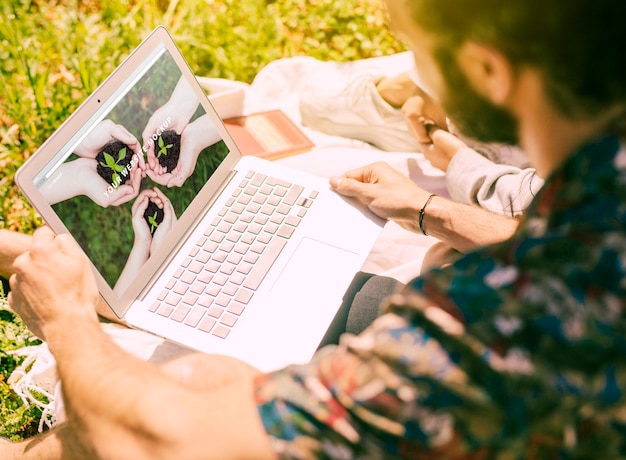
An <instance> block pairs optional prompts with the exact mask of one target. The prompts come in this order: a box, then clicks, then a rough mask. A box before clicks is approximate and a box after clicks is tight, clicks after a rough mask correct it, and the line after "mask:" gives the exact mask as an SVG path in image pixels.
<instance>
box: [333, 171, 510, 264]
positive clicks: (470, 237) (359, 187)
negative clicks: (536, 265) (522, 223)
mask: <svg viewBox="0 0 626 460" xmlns="http://www.w3.org/2000/svg"><path fill="white" fill-rule="evenodd" d="M330 185H331V187H332V188H333V189H334V190H336V191H337V192H338V193H340V194H342V195H345V196H351V197H354V198H356V199H357V200H359V201H361V202H362V203H364V204H365V205H367V206H368V208H369V209H370V210H371V211H372V212H374V213H375V214H377V215H378V216H380V217H382V218H384V219H390V220H393V221H395V222H396V223H398V224H399V225H400V226H401V227H403V228H405V229H407V230H409V231H412V232H415V233H421V230H420V226H419V212H420V210H421V209H422V207H423V205H424V204H425V203H426V201H427V200H428V197H429V196H430V193H429V192H428V191H426V190H424V189H422V188H421V187H419V186H417V185H416V184H415V183H414V182H413V181H411V180H410V179H409V178H408V177H406V176H405V175H403V174H401V173H400V172H398V171H396V170H394V169H393V168H391V166H389V165H388V164H387V163H383V162H378V163H373V164H371V165H368V166H365V167H363V168H359V169H355V170H352V171H348V172H347V173H345V174H344V176H343V177H333V178H331V179H330ZM517 226H518V221H517V220H515V219H511V218H507V217H504V216H501V215H497V214H494V213H491V212H489V211H485V210H484V209H481V208H478V207H476V206H470V205H466V204H461V203H456V202H454V201H451V200H448V199H446V198H443V197H439V196H435V197H433V199H432V200H431V201H430V203H429V204H428V206H427V208H426V209H425V215H424V218H423V221H422V227H423V228H424V230H425V231H426V233H427V234H428V235H431V236H434V237H436V238H438V239H440V240H441V241H443V242H445V243H447V244H448V245H449V246H450V247H452V248H454V249H456V250H458V251H461V252H467V251H469V250H471V249H474V248H476V247H478V246H484V245H487V244H492V243H495V242H500V241H503V240H506V239H507V238H509V237H510V236H511V235H512V234H513V233H514V232H515V230H516V229H517Z"/></svg>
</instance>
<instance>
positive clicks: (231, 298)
mask: <svg viewBox="0 0 626 460" xmlns="http://www.w3.org/2000/svg"><path fill="white" fill-rule="evenodd" d="M16 183H17V185H18V186H19V188H20V189H21V190H22V192H23V193H24V195H25V196H26V197H27V199H28V200H29V201H30V202H31V203H32V204H33V206H34V207H35V209H37V211H38V212H39V213H40V214H41V216H42V218H43V219H44V221H45V222H46V223H47V224H48V225H49V226H50V227H51V228H52V229H53V230H54V231H55V232H56V233H58V234H60V233H69V234H71V235H72V236H73V237H74V239H75V240H76V241H77V242H78V244H79V245H80V246H81V248H82V249H83V251H84V252H85V254H86V255H87V256H88V258H89V260H90V261H91V264H92V268H93V271H94V274H95V277H96V279H97V283H98V287H99V290H100V293H101V295H102V297H103V298H104V300H105V301H106V303H107V304H108V307H109V308H110V309H111V311H112V313H113V314H114V315H115V317H116V318H118V320H119V321H120V322H122V323H124V324H126V325H128V326H129V327H132V328H136V329H140V330H143V331H147V332H150V333H152V334H155V335H157V336H160V337H163V338H166V339H168V340H170V341H173V342H176V343H179V344H181V345H184V346H187V347H190V348H193V349H196V350H200V351H203V352H207V353H219V354H224V355H228V356H233V357H236V358H239V359H241V360H243V361H245V362H248V363H250V364H252V365H254V366H256V367H257V368H259V369H261V370H264V371H270V370H273V369H278V368H281V367H284V366H286V365H288V364H290V363H302V362H306V361H308V360H309V359H310V358H311V356H312V355H313V353H314V352H315V350H316V349H317V347H318V345H319V343H320V341H321V340H322V338H323V337H324V334H325V333H326V331H327V329H328V327H329V325H330V324H331V323H332V321H333V318H334V317H335V315H336V313H337V311H338V309H339V307H340V305H341V302H342V296H343V294H344V293H345V291H346V289H347V287H348V286H349V284H350V282H351V280H352V278H353V276H354V275H355V273H356V272H357V271H358V270H359V269H360V268H361V266H362V264H363V262H364V260H365V259H366V257H367V255H368V254H369V252H370V250H371V248H372V246H373V245H374V243H375V241H376V239H377V238H378V236H379V234H380V232H381V230H382V228H383V224H384V222H383V221H382V220H381V219H379V218H378V217H376V216H375V215H373V214H372V213H371V212H369V211H368V210H367V209H366V208H365V207H362V206H359V205H358V204H356V203H355V202H353V201H350V200H346V199H345V198H342V197H341V196H339V195H338V194H336V193H334V192H333V191H331V190H330V188H329V186H328V182H327V180H326V179H323V178H320V177H317V176H314V175H311V174H307V173H305V172H302V171H298V170H295V169H290V168H286V167H284V166H281V165H279V164H277V163H273V162H270V161H266V160H263V159H260V158H257V157H253V156H242V155H241V153H240V151H239V150H238V148H237V145H236V144H235V143H234V141H233V139H232V138H231V136H230V135H229V134H228V131H227V129H226V128H225V126H224V124H223V122H222V120H221V119H220V117H219V116H218V114H217V112H216V111H215V109H214V107H213V106H212V105H211V103H210V101H209V99H208V97H207V95H206V94H205V92H204V90H203V89H202V87H201V86H200V85H199V84H198V82H197V80H196V79H195V76H194V74H193V73H192V71H191V69H190V68H189V66H188V65H187V64H186V62H185V60H184V58H183V56H182V55H181V53H180V51H179V50H178V49H177V47H176V45H175V43H174V41H173V40H172V38H171V37H170V35H169V34H168V32H167V31H166V29H165V28H163V27H157V28H156V29H155V30H154V31H153V32H152V33H151V34H150V35H149V36H148V37H147V38H146V39H145V40H144V41H143V42H142V43H141V44H140V45H139V46H138V48H137V49H136V50H134V51H133V53H132V54H131V55H130V56H129V57H128V58H127V59H126V60H125V61H124V62H123V63H122V64H121V65H120V66H119V67H118V68H117V69H116V70H115V71H114V72H113V73H112V74H111V75H110V76H109V77H108V78H107V79H106V81H105V82H104V83H103V84H102V85H100V86H99V87H98V88H97V89H96V90H95V91H94V93H93V94H92V95H91V96H90V97H89V98H88V99H87V100H86V101H85V102H84V103H83V104H82V105H81V106H80V107H79V108H78V109H77V110H76V111H75V112H74V113H73V114H72V115H71V116H70V117H69V118H68V119H67V120H66V121H65V122H64V123H63V124H62V125H61V126H60V127H59V128H58V129H57V130H56V131H55V132H54V133H53V135H52V136H51V137H50V138H49V139H47V141H46V142H45V143H44V144H43V145H42V146H41V147H40V148H39V150H38V151H37V152H36V153H35V154H34V155H33V156H32V157H31V158H30V159H29V160H28V161H26V162H25V163H24V165H23V166H22V167H21V168H20V169H19V171H18V172H17V174H16Z"/></svg>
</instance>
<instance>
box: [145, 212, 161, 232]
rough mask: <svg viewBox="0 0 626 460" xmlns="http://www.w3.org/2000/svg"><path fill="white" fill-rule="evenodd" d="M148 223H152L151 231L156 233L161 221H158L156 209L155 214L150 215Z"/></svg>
mask: <svg viewBox="0 0 626 460" xmlns="http://www.w3.org/2000/svg"><path fill="white" fill-rule="evenodd" d="M148 224H150V233H154V232H155V231H156V229H157V228H159V223H158V222H157V212H156V211H154V214H153V215H151V216H148Z"/></svg>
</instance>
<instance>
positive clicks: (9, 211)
mask: <svg viewBox="0 0 626 460" xmlns="http://www.w3.org/2000/svg"><path fill="white" fill-rule="evenodd" d="M381 1H382V0H308V1H304V0H276V1H272V0H172V1H167V0H128V1H123V0H85V1H77V0H57V1H53V0H50V1H46V0H9V1H4V2H1V5H0V171H1V172H0V228H6V229H11V230H17V231H22V232H27V233H30V232H32V231H33V230H34V229H35V228H36V227H37V226H39V225H40V224H41V220H40V218H39V216H38V215H37V214H36V212H35V211H34V210H33V209H32V208H31V207H30V206H29V205H28V203H27V202H25V201H24V199H23V197H22V196H21V195H20V193H19V192H18V190H17V188H16V187H15V184H14V182H13V177H14V174H15V171H16V170H17V169H18V168H19V167H20V165H21V164H22V163H23V162H24V161H25V160H26V159H27V158H28V157H29V156H31V155H32V154H33V153H34V152H35V150H36V149H37V148H38V147H39V146H40V145H41V144H42V143H43V142H44V140H45V139H46V138H47V137H48V136H49V135H50V134H51V133H52V132H53V131H54V130H55V129H56V127H58V126H59V125H60V124H61V123H62V122H63V121H64V120H65V118H67V116H68V115H69V114H70V113H71V112H72V110H73V109H75V108H76V107H77V106H78V105H79V104H80V103H81V102H82V101H83V100H84V99H85V98H86V97H87V95H88V94H89V93H91V92H92V91H93V90H94V89H95V88H96V87H97V86H98V84H99V83H100V82H102V81H103V80H104V78H106V76H107V75H108V74H109V73H110V72H111V71H112V70H113V69H114V68H115V67H116V66H117V64H119V62H121V60H122V59H123V58H124V57H125V56H126V55H128V53H129V52H130V51H131V50H132V49H133V48H134V47H135V46H136V45H137V44H138V43H139V42H140V41H141V40H142V39H143V38H144V37H145V36H146V35H147V34H148V33H149V32H150V31H151V30H152V29H153V28H154V27H155V26H157V25H160V24H162V25H165V26H166V27H167V28H168V30H169V31H170V33H171V34H172V36H173V37H174V40H175V41H176V42H177V44H178V45H179V47H180V48H181V50H182V52H183V55H184V56H185V57H186V58H187V60H188V61H189V64H190V65H191V68H192V70H193V71H194V72H195V73H196V74H197V75H202V76H211V77H221V78H228V79H234V80H239V81H245V82H251V81H252V79H253V78H254V76H255V75H256V74H257V72H258V71H259V70H260V69H261V68H263V67H264V66H265V65H266V64H268V63H269V62H271V61H273V60H275V59H279V58H283V57H289V56H296V55H305V56H313V57H315V58H318V59H323V60H337V61H346V60H353V59H360V58H368V57H375V56H381V55H386V54H392V53H395V52H399V51H404V50H405V49H406V47H405V45H404V44H403V43H402V42H400V41H398V39H397V38H396V37H394V36H393V35H392V34H391V33H390V31H389V29H388V27H387V25H386V17H385V13H384V10H383V8H382V5H381V3H380V2H381ZM0 302H1V303H0V436H7V437H10V438H12V439H21V438H23V437H26V436H29V435H32V434H33V433H34V432H36V429H37V425H38V418H39V416H40V413H39V412H38V410H37V409H35V408H33V407H24V406H23V404H22V402H21V400H20V399H19V398H18V397H17V396H16V395H15V394H14V393H13V392H12V391H11V390H10V388H9V387H8V385H7V384H6V380H7V378H8V377H9V375H10V374H11V372H12V370H13V369H14V368H15V366H16V365H18V364H19V362H20V360H19V359H18V358H16V357H15V356H14V355H11V354H10V351H11V350H14V349H17V348H20V347H23V346H25V345H27V344H29V343H31V341H32V337H31V336H29V334H28V333H27V332H26V331H25V330H24V326H23V324H22V323H21V322H20V321H19V318H16V317H15V315H13V313H11V312H10V311H9V310H7V309H6V308H4V307H3V305H5V302H3V301H2V296H0Z"/></svg>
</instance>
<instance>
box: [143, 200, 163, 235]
mask: <svg viewBox="0 0 626 460" xmlns="http://www.w3.org/2000/svg"><path fill="white" fill-rule="evenodd" d="M164 216H165V213H164V212H163V210H162V209H161V208H159V207H158V206H157V205H156V203H155V202H154V201H152V200H150V201H149V202H148V206H147V207H146V210H145V211H144V213H143V218H144V219H145V220H146V223H147V225H148V227H149V228H150V234H152V235H154V232H156V230H157V228H159V225H160V224H161V222H163V217H164Z"/></svg>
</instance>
